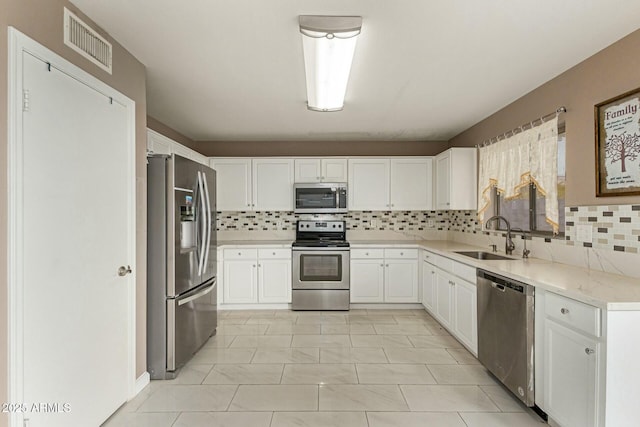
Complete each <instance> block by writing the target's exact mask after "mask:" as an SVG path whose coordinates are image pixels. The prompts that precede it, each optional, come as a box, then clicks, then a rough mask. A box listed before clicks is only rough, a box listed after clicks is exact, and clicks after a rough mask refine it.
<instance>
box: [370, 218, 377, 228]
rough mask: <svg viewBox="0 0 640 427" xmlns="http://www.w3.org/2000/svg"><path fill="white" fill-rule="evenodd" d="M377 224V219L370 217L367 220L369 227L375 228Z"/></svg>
mask: <svg viewBox="0 0 640 427" xmlns="http://www.w3.org/2000/svg"><path fill="white" fill-rule="evenodd" d="M377 226H378V221H377V220H375V219H372V220H371V221H369V227H371V228H376V227H377Z"/></svg>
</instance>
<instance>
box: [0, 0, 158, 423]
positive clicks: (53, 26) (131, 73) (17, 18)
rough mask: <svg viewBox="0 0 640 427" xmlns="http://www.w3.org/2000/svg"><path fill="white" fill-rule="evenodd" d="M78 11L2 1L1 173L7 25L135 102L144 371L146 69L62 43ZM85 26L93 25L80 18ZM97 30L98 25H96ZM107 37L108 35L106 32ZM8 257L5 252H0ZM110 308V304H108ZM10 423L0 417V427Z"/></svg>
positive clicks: (1, 330)
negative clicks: (70, 16)
mask: <svg viewBox="0 0 640 427" xmlns="http://www.w3.org/2000/svg"><path fill="white" fill-rule="evenodd" d="M64 6H66V7H68V8H69V9H71V10H72V11H74V12H76V13H77V12H78V10H77V8H76V7H75V6H73V5H72V4H71V3H69V2H67V1H64V0H47V1H42V0H0V82H3V83H2V84H0V99H2V100H4V101H3V102H0V129H3V132H0V170H2V171H5V170H6V164H7V157H6V155H7V133H6V131H4V130H5V129H6V126H7V109H6V107H7V106H6V99H7V84H6V81H7V26H9V25H10V26H13V27H16V28H17V29H18V30H19V31H21V32H23V33H25V34H26V35H27V36H29V37H31V38H32V39H34V40H36V41H38V42H39V43H41V44H43V45H44V46H46V47H47V48H49V49H50V50H52V51H54V52H56V53H57V54H58V55H60V56H62V57H64V58H65V59H67V60H69V61H71V62H72V63H74V64H75V65H77V66H79V67H80V68H82V69H84V70H85V71H87V72H88V73H89V74H92V75H94V76H96V77H97V78H98V79H100V80H102V81H103V82H105V83H106V84H108V85H110V86H112V87H114V88H115V89H117V90H118V91H120V92H122V93H123V94H125V95H127V96H128V97H129V98H131V99H133V100H134V101H135V103H136V188H137V190H136V192H137V194H136V198H137V208H136V224H137V236H136V243H137V254H136V265H137V266H138V268H137V272H136V273H137V284H136V286H137V292H136V298H137V319H136V335H137V353H136V372H137V375H140V374H142V373H143V372H144V371H145V370H146V304H145V303H146V203H145V201H146V121H147V114H146V110H147V108H146V89H145V68H144V66H143V65H142V64H141V63H140V62H139V61H137V60H136V59H135V58H134V57H133V56H132V55H131V54H130V53H129V52H127V51H126V50H125V49H124V48H123V47H122V46H121V45H119V44H118V43H116V42H115V41H114V40H113V39H111V38H110V37H108V36H107V38H108V39H109V41H110V42H112V43H113V47H114V49H113V75H109V74H108V73H106V72H104V71H102V70H101V69H99V68H98V67H96V66H95V65H93V64H91V63H90V62H88V61H87V60H86V59H84V58H83V57H81V56H80V55H78V54H77V53H75V52H74V51H72V50H71V49H69V48H67V47H65V46H64V44H63V39H62V37H63V27H62V22H63V7H64ZM79 15H80V16H81V17H82V18H83V19H84V20H85V21H87V22H88V23H91V21H90V20H88V19H86V17H85V16H83V15H82V14H81V13H80V14H79ZM93 27H94V28H97V26H96V25H93ZM103 35H105V36H106V34H104V33H103ZM5 175H6V174H5V173H0V247H2V248H6V247H7V233H6V231H7V218H6V211H7V186H6V176H5ZM2 252H3V253H4V250H3V251H2ZM6 276H7V275H6V259H5V257H4V256H1V257H0V313H3V315H2V316H0V319H1V320H0V366H1V367H2V368H0V384H2V385H3V386H1V387H0V402H6V401H7V387H6V386H4V385H5V384H6V383H7V377H6V375H7V368H6V367H7V360H6V355H7V324H6V321H7V318H6V317H7V316H6V313H7V305H6V304H7V280H6ZM105 303H106V302H105ZM6 422H7V419H6V416H5V415H4V414H3V415H2V417H0V426H4V425H6Z"/></svg>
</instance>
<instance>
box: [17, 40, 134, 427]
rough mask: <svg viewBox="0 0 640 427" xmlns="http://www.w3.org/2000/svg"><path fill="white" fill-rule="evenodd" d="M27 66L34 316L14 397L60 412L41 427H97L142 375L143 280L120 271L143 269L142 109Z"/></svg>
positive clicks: (26, 178) (24, 145) (28, 318)
mask: <svg viewBox="0 0 640 427" xmlns="http://www.w3.org/2000/svg"><path fill="white" fill-rule="evenodd" d="M42 49H44V48H42ZM46 52H48V51H46ZM41 53H42V52H40V54H38V56H41ZM51 55H53V54H51ZM16 58H17V61H19V62H21V67H22V84H21V85H20V84H19V83H18V85H17V87H18V88H19V89H20V86H21V89H22V90H24V91H26V92H24V93H27V94H28V100H29V101H28V108H24V109H23V111H21V112H19V113H17V114H18V115H20V116H21V117H20V118H19V119H18V123H19V122H20V120H21V121H22V134H21V137H18V138H16V143H15V145H16V151H17V152H21V157H22V164H21V165H20V166H18V167H17V168H16V170H17V174H16V175H17V176H16V177H14V180H15V181H14V182H18V183H19V184H18V185H17V186H15V187H14V188H15V189H16V192H17V193H18V195H17V198H18V200H20V199H21V200H22V206H21V208H16V209H19V210H17V213H16V215H15V216H16V223H17V224H18V230H16V239H15V241H14V243H15V244H16V245H17V246H18V247H21V248H22V253H21V255H17V257H18V258H17V259H18V261H17V263H16V264H13V265H20V264H21V268H19V270H20V273H21V274H22V278H21V280H18V283H17V284H16V287H21V288H22V290H21V292H22V304H21V305H20V306H19V307H12V310H13V311H14V312H17V313H20V312H22V318H21V319H20V320H16V324H17V325H18V330H19V328H20V326H21V327H22V333H23V338H22V346H21V350H22V358H21V359H22V360H21V362H20V361H14V362H15V363H14V365H13V366H12V367H17V366H20V364H22V366H21V367H22V372H21V373H16V374H15V375H18V376H22V378H20V377H18V379H17V380H15V381H14V382H16V383H17V384H18V386H17V387H16V388H14V389H13V391H14V392H15V391H16V390H18V393H19V394H21V396H16V395H12V396H11V397H12V401H19V402H42V403H50V404H58V405H59V406H56V407H55V408H56V411H54V412H49V411H43V412H33V411H30V412H29V413H27V414H25V415H24V416H23V417H24V418H25V419H27V418H28V419H29V423H28V425H29V426H30V427H40V426H46V427H51V426H71V425H77V426H80V425H84V426H90V425H92V426H96V425H99V424H100V423H102V422H103V421H104V420H105V419H106V418H107V417H109V416H110V415H111V414H112V413H113V412H114V411H115V410H116V409H117V408H118V407H119V406H120V405H121V404H123V403H124V402H125V401H126V399H127V397H128V395H129V388H130V386H131V384H132V378H131V377H132V376H133V375H134V373H133V372H132V369H131V366H132V365H131V357H130V349H131V341H132V330H131V325H130V322H131V318H132V311H133V309H132V307H133V304H132V293H131V289H132V288H133V286H135V278H134V274H126V275H124V276H122V277H121V276H119V274H118V268H119V267H120V266H127V265H131V266H133V267H135V266H134V265H133V263H134V259H135V253H134V249H135V248H134V247H132V246H133V245H132V243H131V242H132V241H133V235H135V225H134V224H133V221H132V216H133V215H132V212H134V210H133V209H134V206H133V204H134V199H133V197H132V193H133V191H134V188H135V187H134V185H133V183H134V181H133V180H134V177H133V173H132V171H133V167H132V165H133V149H132V145H131V144H132V138H131V134H130V132H131V128H130V126H132V125H133V124H132V120H131V118H132V116H131V115H130V113H131V111H129V110H130V108H131V105H132V104H133V103H132V102H131V101H129V102H131V104H129V105H128V107H127V106H125V105H123V104H121V103H120V102H118V101H117V100H116V99H110V97H109V96H106V95H105V94H104V93H101V92H99V91H98V90H96V89H94V88H92V87H91V86H90V84H87V82H86V81H85V82H81V81H79V80H78V78H77V75H76V76H75V77H72V76H71V75H69V74H67V73H66V72H63V71H61V70H60V69H57V68H56V66H55V65H53V66H52V65H49V64H47V62H45V61H43V60H41V59H38V58H36V57H35V56H33V55H32V54H30V53H27V52H24V51H22V50H21V51H20V52H19V53H18V55H17V56H16ZM18 68H19V66H18ZM90 81H91V80H90ZM18 82H19V78H18ZM103 86H104V85H103ZM101 89H104V87H102V88H101ZM122 98H124V97H122ZM17 156H18V158H19V157H20V155H19V154H18V155H17ZM132 249H133V250H132ZM17 275H18V276H19V275H20V274H19V273H17ZM19 315H20V314H18V316H19ZM13 344H15V341H13ZM18 347H20V346H19V345H18ZM12 352H13V354H20V352H19V350H18V351H16V349H15V348H14V349H13V350H12ZM17 359H20V358H19V357H18V358H17ZM63 405H64V406H63ZM20 425H22V424H20Z"/></svg>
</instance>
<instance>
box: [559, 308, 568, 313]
mask: <svg viewBox="0 0 640 427" xmlns="http://www.w3.org/2000/svg"><path fill="white" fill-rule="evenodd" d="M560 313H562V314H569V309H568V308H561V309H560Z"/></svg>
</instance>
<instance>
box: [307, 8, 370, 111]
mask: <svg viewBox="0 0 640 427" xmlns="http://www.w3.org/2000/svg"><path fill="white" fill-rule="evenodd" d="M299 23H300V33H302V49H303V51H304V68H305V72H306V77H307V107H308V108H309V109H310V110H314V111H339V110H342V107H343V106H344V95H345V93H346V91H347V82H348V81H349V72H350V71H351V62H352V61H353V54H354V53H355V50H356V41H357V39H358V35H359V34H360V29H361V28H362V17H360V16H313V15H300V17H299Z"/></svg>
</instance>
